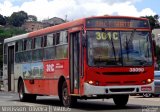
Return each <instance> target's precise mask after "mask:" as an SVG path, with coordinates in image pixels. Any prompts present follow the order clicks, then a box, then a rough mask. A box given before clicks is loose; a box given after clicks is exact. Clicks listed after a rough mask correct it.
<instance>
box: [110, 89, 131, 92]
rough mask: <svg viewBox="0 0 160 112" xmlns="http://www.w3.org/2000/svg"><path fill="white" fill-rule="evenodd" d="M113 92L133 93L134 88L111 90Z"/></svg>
mask: <svg viewBox="0 0 160 112" xmlns="http://www.w3.org/2000/svg"><path fill="white" fill-rule="evenodd" d="M110 91H111V92H133V91H134V88H114V89H110Z"/></svg>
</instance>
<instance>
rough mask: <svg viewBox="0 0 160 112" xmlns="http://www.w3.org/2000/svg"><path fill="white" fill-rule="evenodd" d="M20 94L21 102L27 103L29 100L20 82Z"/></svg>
mask: <svg viewBox="0 0 160 112" xmlns="http://www.w3.org/2000/svg"><path fill="white" fill-rule="evenodd" d="M18 93H19V99H20V101H23V102H24V101H26V100H27V96H26V94H25V92H24V84H23V82H22V81H20V83H19V88H18Z"/></svg>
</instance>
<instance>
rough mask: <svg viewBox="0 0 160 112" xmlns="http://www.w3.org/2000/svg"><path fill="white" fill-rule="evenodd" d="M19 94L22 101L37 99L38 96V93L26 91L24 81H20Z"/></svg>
mask: <svg viewBox="0 0 160 112" xmlns="http://www.w3.org/2000/svg"><path fill="white" fill-rule="evenodd" d="M18 94H19V99H20V101H22V102H26V101H35V100H36V97H37V95H35V94H26V93H25V90H24V83H23V81H20V83H19V88H18Z"/></svg>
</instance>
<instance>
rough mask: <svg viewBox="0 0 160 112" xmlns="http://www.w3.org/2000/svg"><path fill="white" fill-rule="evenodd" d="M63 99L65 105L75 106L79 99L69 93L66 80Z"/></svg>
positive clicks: (63, 86) (63, 87)
mask: <svg viewBox="0 0 160 112" xmlns="http://www.w3.org/2000/svg"><path fill="white" fill-rule="evenodd" d="M61 99H62V103H63V105H64V106H65V107H73V106H74V104H75V103H76V102H77V99H76V98H75V97H73V96H70V95H69V92H68V88H67V83H66V81H64V82H63V85H62V98H61Z"/></svg>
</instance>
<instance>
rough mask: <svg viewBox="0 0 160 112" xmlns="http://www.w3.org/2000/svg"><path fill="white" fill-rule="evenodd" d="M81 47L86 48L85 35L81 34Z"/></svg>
mask: <svg viewBox="0 0 160 112" xmlns="http://www.w3.org/2000/svg"><path fill="white" fill-rule="evenodd" d="M82 46H83V47H86V46H87V44H86V38H85V34H82Z"/></svg>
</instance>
